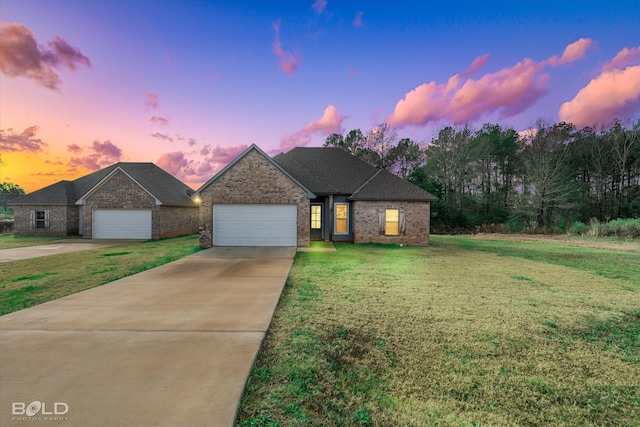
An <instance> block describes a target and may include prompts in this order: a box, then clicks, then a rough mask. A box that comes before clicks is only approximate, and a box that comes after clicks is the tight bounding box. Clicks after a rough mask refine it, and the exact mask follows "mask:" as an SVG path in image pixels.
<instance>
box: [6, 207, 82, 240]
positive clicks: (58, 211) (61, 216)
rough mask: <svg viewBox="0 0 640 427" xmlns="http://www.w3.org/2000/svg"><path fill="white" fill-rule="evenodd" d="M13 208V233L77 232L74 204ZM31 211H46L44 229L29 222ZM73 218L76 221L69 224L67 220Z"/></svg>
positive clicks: (56, 233) (50, 233)
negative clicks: (46, 224)
mask: <svg viewBox="0 0 640 427" xmlns="http://www.w3.org/2000/svg"><path fill="white" fill-rule="evenodd" d="M14 209H15V210H14V212H15V213H14V218H15V219H14V225H13V231H14V233H15V234H21V235H49V236H66V235H68V234H78V220H77V218H78V214H77V212H78V208H77V207H76V206H51V205H33V206H14ZM31 211H46V212H48V218H49V219H48V221H47V223H48V227H47V228H44V229H36V228H34V227H33V224H32V223H31ZM74 218H75V220H76V222H75V223H71V224H70V223H69V220H70V219H71V220H73V219H74ZM74 226H75V227H74Z"/></svg>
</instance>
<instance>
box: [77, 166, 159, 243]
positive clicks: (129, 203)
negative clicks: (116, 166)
mask: <svg viewBox="0 0 640 427" xmlns="http://www.w3.org/2000/svg"><path fill="white" fill-rule="evenodd" d="M84 202H85V203H84V205H83V206H82V213H83V215H84V221H83V224H82V226H83V228H84V232H83V237H85V238H88V239H90V238H92V237H93V211H94V210H95V209H151V221H152V227H151V237H152V238H154V239H158V238H160V221H159V206H156V201H155V198H153V197H152V196H151V195H150V194H149V193H147V192H146V191H145V190H143V189H142V187H140V186H139V185H138V184H136V183H135V182H134V181H132V180H131V178H129V177H128V176H127V175H126V174H125V173H124V172H122V171H116V172H115V173H114V174H113V175H112V176H111V178H109V180H108V181H106V182H104V183H103V184H102V185H100V187H99V188H97V189H96V190H95V191H94V192H93V193H91V194H90V195H89V197H87V198H86V199H85V201H84Z"/></svg>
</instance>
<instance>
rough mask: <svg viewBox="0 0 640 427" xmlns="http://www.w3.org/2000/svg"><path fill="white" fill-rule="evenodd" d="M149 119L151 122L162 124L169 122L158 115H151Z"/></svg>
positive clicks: (165, 124)
mask: <svg viewBox="0 0 640 427" xmlns="http://www.w3.org/2000/svg"><path fill="white" fill-rule="evenodd" d="M149 120H151V121H152V122H153V123H156V124H159V125H163V126H167V125H168V124H169V120H167V119H165V118H164V117H160V116H152V117H151V118H150V119H149Z"/></svg>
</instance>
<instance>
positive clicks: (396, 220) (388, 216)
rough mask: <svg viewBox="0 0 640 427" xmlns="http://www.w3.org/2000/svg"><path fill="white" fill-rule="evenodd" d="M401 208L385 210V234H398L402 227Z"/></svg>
mask: <svg viewBox="0 0 640 427" xmlns="http://www.w3.org/2000/svg"><path fill="white" fill-rule="evenodd" d="M399 226H400V210H399V209H386V210H385V211H384V234H386V235H387V236H397V235H398V231H399V229H400V227H399Z"/></svg>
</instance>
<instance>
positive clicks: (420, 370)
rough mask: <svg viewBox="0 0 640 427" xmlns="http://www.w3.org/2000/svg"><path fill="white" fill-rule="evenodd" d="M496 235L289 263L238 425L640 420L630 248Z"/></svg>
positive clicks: (315, 255) (637, 263)
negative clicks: (495, 238)
mask: <svg viewBox="0 0 640 427" xmlns="http://www.w3.org/2000/svg"><path fill="white" fill-rule="evenodd" d="M492 239H494V238H492V237H487V238H485V239H478V238H472V237H449V236H432V246H430V247H428V248H416V247H394V246H381V245H361V246H360V245H338V246H337V248H338V251H337V252H305V253H298V255H297V257H296V260H295V263H294V267H293V269H292V271H291V274H290V276H289V279H288V282H287V285H286V287H285V290H284V292H283V295H282V297H281V300H280V303H279V305H278V308H277V310H276V313H275V316H274V319H273V321H272V324H271V328H270V330H269V333H268V335H267V337H266V339H265V342H264V344H263V347H262V349H261V351H260V353H259V355H258V358H257V361H256V364H255V367H254V369H253V371H252V374H251V376H250V379H249V382H248V385H247V389H246V392H245V395H244V397H243V399H242V402H241V405H240V409H239V414H238V418H237V425H240V426H291V425H310V426H349V425H376V426H429V425H455V426H460V425H467V426H477V425H567V426H570V425H573V426H582V425H620V426H624V425H629V426H631V425H638V424H640V358H639V351H640V338H639V337H640V250H638V248H637V246H634V245H628V246H625V245H621V246H620V247H616V248H613V249H611V248H600V247H583V246H580V245H576V244H574V243H572V242H563V241H551V240H540V241H517V240H513V239H511V240H492ZM587 246H588V245H587ZM591 246H598V245H597V244H593V245H591Z"/></svg>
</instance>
